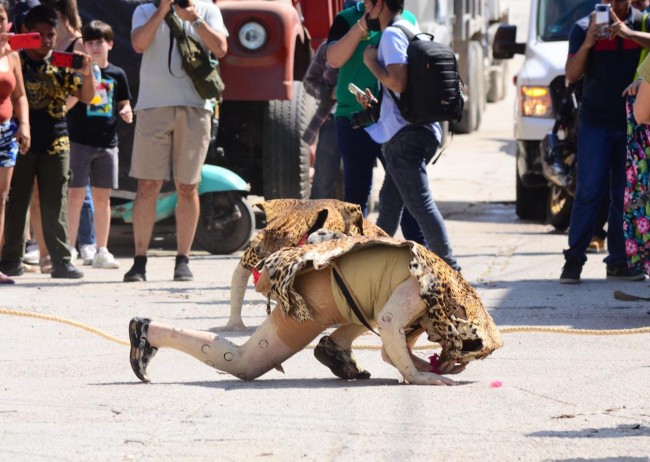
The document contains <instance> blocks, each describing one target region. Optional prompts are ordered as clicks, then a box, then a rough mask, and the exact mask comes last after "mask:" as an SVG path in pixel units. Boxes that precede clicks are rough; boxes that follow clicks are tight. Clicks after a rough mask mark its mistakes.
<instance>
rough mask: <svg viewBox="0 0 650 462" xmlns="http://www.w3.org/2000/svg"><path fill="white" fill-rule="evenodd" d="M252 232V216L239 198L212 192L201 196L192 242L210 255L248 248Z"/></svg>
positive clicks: (248, 206) (250, 209) (253, 223)
mask: <svg viewBox="0 0 650 462" xmlns="http://www.w3.org/2000/svg"><path fill="white" fill-rule="evenodd" d="M254 231H255V213H254V212H253V208H252V207H251V206H250V204H249V203H248V202H247V201H246V199H244V198H243V197H242V196H241V195H239V194H237V193H233V192H215V193H205V194H202V195H201V213H200V216H199V223H198V226H197V228H196V234H195V236H194V241H195V243H196V244H198V245H199V247H201V248H202V249H203V250H206V251H208V252H210V253H211V254H214V255H227V254H231V253H233V252H236V251H238V250H240V249H242V248H243V247H244V246H245V245H246V244H248V243H249V242H250V240H251V238H252V236H253V232H254Z"/></svg>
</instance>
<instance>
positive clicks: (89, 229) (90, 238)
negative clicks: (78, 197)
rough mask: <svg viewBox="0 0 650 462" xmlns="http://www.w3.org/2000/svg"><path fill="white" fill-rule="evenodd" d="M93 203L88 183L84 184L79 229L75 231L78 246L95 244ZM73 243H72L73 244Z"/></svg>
mask: <svg viewBox="0 0 650 462" xmlns="http://www.w3.org/2000/svg"><path fill="white" fill-rule="evenodd" d="M94 215H95V205H94V204H93V196H92V194H91V192H90V183H88V185H87V186H86V197H85V198H84V203H83V205H82V206H81V215H80V216H79V231H78V232H77V242H78V243H79V247H81V246H83V245H87V244H90V245H95V243H96V241H95V221H94V219H93V217H94ZM73 245H74V244H73Z"/></svg>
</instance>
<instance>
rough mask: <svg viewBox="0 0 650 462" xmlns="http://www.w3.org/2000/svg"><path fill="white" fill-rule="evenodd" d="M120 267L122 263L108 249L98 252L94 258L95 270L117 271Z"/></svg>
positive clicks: (101, 249)
mask: <svg viewBox="0 0 650 462" xmlns="http://www.w3.org/2000/svg"><path fill="white" fill-rule="evenodd" d="M119 267H120V262H119V261H117V260H115V257H114V256H113V254H112V253H110V252H109V251H108V249H107V248H106V247H102V248H100V249H99V250H97V253H96V254H95V258H93V268H105V269H115V268H119Z"/></svg>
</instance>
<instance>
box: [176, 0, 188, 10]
mask: <svg viewBox="0 0 650 462" xmlns="http://www.w3.org/2000/svg"><path fill="white" fill-rule="evenodd" d="M174 5H176V6H177V7H179V8H189V7H190V0H176V1H174Z"/></svg>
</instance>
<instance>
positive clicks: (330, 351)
mask: <svg viewBox="0 0 650 462" xmlns="http://www.w3.org/2000/svg"><path fill="white" fill-rule="evenodd" d="M314 356H315V357H316V359H317V360H318V361H320V362H321V363H323V364H324V365H325V366H327V367H329V369H330V370H331V371H332V373H333V374H334V375H335V376H337V377H339V378H341V379H344V380H366V379H369V378H370V372H368V371H366V370H364V369H361V368H360V367H359V366H358V365H357V362H356V361H355V359H354V357H353V356H352V350H344V349H342V348H339V347H338V346H337V345H336V344H335V343H334V342H332V341H331V340H330V338H329V336H328V335H326V336H324V337H323V338H321V339H320V341H319V342H318V345H317V346H316V348H314Z"/></svg>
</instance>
